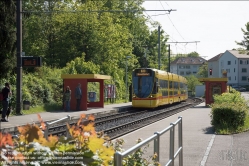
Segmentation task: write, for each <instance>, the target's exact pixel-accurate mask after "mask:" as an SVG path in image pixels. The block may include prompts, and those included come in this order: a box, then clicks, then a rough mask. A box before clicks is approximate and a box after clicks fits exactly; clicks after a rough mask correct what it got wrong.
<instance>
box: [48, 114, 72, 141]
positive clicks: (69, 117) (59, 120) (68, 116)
mask: <svg viewBox="0 0 249 166" xmlns="http://www.w3.org/2000/svg"><path fill="white" fill-rule="evenodd" d="M66 119H67V120H68V122H69V121H70V120H71V116H70V115H67V117H64V118H61V119H58V120H56V121H53V122H50V123H48V122H45V123H46V129H45V131H44V137H45V138H46V139H48V131H49V129H52V128H58V127H52V128H50V125H52V124H55V123H58V122H61V121H63V120H66ZM66 133H67V134H66V137H68V136H69V133H68V130H66Z"/></svg>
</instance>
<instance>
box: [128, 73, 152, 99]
mask: <svg viewBox="0 0 249 166" xmlns="http://www.w3.org/2000/svg"><path fill="white" fill-rule="evenodd" d="M132 83H133V90H134V93H135V95H136V96H137V97H139V98H147V97H148V96H149V95H150V94H151V92H152V89H153V77H151V76H150V77H148V76H146V77H136V76H135V77H133V80H132Z"/></svg>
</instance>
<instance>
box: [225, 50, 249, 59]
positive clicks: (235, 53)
mask: <svg viewBox="0 0 249 166" xmlns="http://www.w3.org/2000/svg"><path fill="white" fill-rule="evenodd" d="M227 51H228V52H230V53H231V54H233V55H234V56H235V57H236V58H249V55H247V54H240V51H238V50H227Z"/></svg>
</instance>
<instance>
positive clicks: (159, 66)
mask: <svg viewBox="0 0 249 166" xmlns="http://www.w3.org/2000/svg"><path fill="white" fill-rule="evenodd" d="M160 43H161V42H160V26H158V69H159V70H160V68H161V64H160V63H161V62H160V59H161V55H160V47H161V46H160Z"/></svg>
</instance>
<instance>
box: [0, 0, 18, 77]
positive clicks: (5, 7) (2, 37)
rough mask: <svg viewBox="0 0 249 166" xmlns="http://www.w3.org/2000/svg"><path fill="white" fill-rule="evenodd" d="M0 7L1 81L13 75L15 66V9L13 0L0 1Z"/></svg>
mask: <svg viewBox="0 0 249 166" xmlns="http://www.w3.org/2000/svg"><path fill="white" fill-rule="evenodd" d="M0 6H1V7H0V13H1V15H0V27H1V31H0V50H1V51H0V59H1V65H0V79H2V78H6V77H7V76H9V74H11V73H13V72H14V68H15V66H16V63H15V62H16V56H15V55H16V45H15V44H16V24H15V23H16V18H15V12H16V7H15V3H14V1H13V0H2V1H0ZM13 62H14V63H13Z"/></svg>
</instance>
